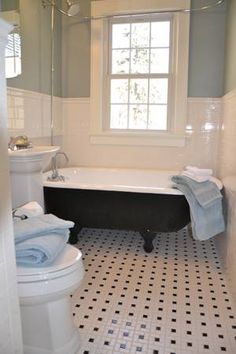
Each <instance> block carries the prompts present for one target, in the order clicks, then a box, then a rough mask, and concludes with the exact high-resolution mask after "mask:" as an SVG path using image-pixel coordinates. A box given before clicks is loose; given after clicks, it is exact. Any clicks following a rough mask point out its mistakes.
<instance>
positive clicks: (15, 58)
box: [5, 32, 21, 79]
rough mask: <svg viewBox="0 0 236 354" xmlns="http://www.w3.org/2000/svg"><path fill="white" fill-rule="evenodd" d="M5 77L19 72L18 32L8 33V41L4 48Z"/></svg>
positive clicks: (19, 49)
mask: <svg viewBox="0 0 236 354" xmlns="http://www.w3.org/2000/svg"><path fill="white" fill-rule="evenodd" d="M5 70H6V78H7V79H9V78H12V77H16V76H18V75H20V74H21V38H20V35H19V33H17V32H12V33H10V34H8V43H7V46H6V49H5Z"/></svg>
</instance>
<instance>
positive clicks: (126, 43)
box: [112, 23, 130, 48]
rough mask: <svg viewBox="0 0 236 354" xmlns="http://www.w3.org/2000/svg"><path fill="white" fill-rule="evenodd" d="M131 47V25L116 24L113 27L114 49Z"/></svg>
mask: <svg viewBox="0 0 236 354" xmlns="http://www.w3.org/2000/svg"><path fill="white" fill-rule="evenodd" d="M129 47H130V24H129V23H122V24H114V25H112V48H129Z"/></svg>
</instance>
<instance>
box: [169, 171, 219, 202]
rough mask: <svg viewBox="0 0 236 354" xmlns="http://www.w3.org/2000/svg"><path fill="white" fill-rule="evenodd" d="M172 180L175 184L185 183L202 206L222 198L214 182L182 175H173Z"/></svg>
mask: <svg viewBox="0 0 236 354" xmlns="http://www.w3.org/2000/svg"><path fill="white" fill-rule="evenodd" d="M172 181H173V182H175V183H177V184H179V183H180V184H183V185H186V186H187V187H188V188H189V189H190V190H191V191H192V193H193V195H194V196H195V198H196V199H197V201H198V203H199V204H200V205H201V206H202V207H208V206H210V205H211V204H212V203H214V201H215V200H217V199H221V198H222V195H221V193H220V190H219V188H218V187H217V185H216V184H215V183H214V182H211V181H205V182H200V183H199V182H196V181H194V180H192V179H191V178H189V177H186V176H182V175H178V176H173V177H172Z"/></svg>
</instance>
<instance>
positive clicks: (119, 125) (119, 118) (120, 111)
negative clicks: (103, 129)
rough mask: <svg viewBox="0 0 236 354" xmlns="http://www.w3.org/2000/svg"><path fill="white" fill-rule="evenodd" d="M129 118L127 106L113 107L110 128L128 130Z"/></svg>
mask: <svg viewBox="0 0 236 354" xmlns="http://www.w3.org/2000/svg"><path fill="white" fill-rule="evenodd" d="M127 117H128V106H127V105H111V117H110V128H111V129H127Z"/></svg>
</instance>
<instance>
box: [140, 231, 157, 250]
mask: <svg viewBox="0 0 236 354" xmlns="http://www.w3.org/2000/svg"><path fill="white" fill-rule="evenodd" d="M140 234H141V236H142V238H143V240H144V244H143V249H144V251H145V252H147V253H150V252H152V250H153V248H154V246H153V243H152V241H153V240H154V238H155V237H156V234H155V233H154V232H151V231H150V230H145V231H142V232H140Z"/></svg>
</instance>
